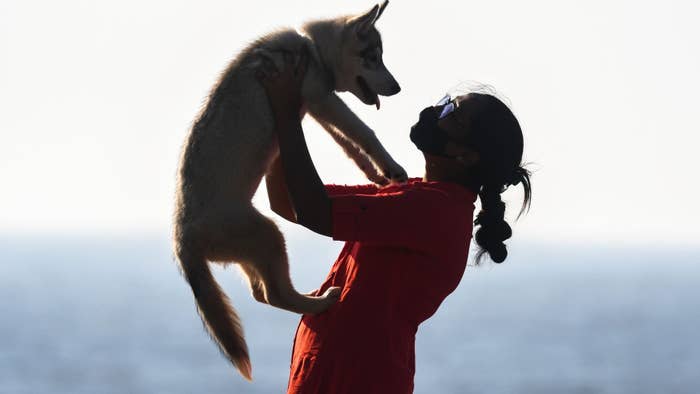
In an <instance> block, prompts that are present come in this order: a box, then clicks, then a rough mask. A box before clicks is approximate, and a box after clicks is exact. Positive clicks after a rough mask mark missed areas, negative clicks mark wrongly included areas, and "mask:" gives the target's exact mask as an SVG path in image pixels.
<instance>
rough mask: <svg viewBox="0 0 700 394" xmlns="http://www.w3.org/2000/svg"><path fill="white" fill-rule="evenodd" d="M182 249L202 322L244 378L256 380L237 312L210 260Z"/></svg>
mask: <svg viewBox="0 0 700 394" xmlns="http://www.w3.org/2000/svg"><path fill="white" fill-rule="evenodd" d="M181 246H182V245H178V247H177V248H176V250H177V253H176V255H177V259H178V260H179V263H180V266H181V267H182V272H183V273H184V275H185V278H187V281H188V282H189V284H190V286H191V287H192V293H194V298H195V299H196V301H197V309H198V311H199V316H200V317H201V318H202V322H203V323H204V326H205V327H206V329H207V331H208V332H209V335H211V338H212V339H213V340H214V341H216V343H217V344H218V345H219V349H221V352H222V353H223V354H224V356H226V358H228V359H229V361H231V363H232V364H233V365H234V366H235V367H236V368H237V369H238V371H239V372H240V373H241V375H243V377H244V378H246V379H248V380H252V375H251V365H250V358H249V356H248V346H247V345H246V343H245V338H244V337H243V326H242V325H241V320H240V319H239V318H238V314H237V313H236V310H235V309H234V308H233V306H232V305H231V302H230V300H229V299H228V297H226V294H224V292H223V290H222V289H221V287H219V285H218V284H217V283H216V281H215V280H214V276H213V275H212V273H211V271H210V270H209V266H208V265H207V260H206V259H205V258H204V256H199V255H196V254H193V253H191V252H190V251H188V250H186V249H183V248H182V247H181Z"/></svg>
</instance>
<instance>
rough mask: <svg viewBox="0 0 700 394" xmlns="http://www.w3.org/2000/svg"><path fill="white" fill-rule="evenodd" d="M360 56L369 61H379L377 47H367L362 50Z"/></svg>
mask: <svg viewBox="0 0 700 394" xmlns="http://www.w3.org/2000/svg"><path fill="white" fill-rule="evenodd" d="M360 57H361V58H362V60H364V61H366V62H369V63H377V62H378V61H379V55H378V54H377V50H376V48H367V49H365V50H363V51H362V52H360Z"/></svg>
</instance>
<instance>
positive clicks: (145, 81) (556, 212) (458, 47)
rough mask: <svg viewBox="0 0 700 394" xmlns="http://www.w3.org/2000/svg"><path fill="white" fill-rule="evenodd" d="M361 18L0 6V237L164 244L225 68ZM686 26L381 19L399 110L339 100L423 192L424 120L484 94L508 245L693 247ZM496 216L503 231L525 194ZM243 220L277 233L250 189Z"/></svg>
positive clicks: (420, 14) (688, 14) (555, 14)
mask: <svg viewBox="0 0 700 394" xmlns="http://www.w3.org/2000/svg"><path fill="white" fill-rule="evenodd" d="M372 5H373V3H372V2H368V1H335V0H334V1H331V0H313V1H305V2H303V3H302V2H290V1H266V2H251V3H249V4H248V5H243V2H234V1H198V2H183V1H147V2H143V1H138V2H137V1H120V2H91V1H62V2H51V1H26V0H22V1H16V0H11V1H7V0H4V1H2V2H0V137H1V139H0V141H2V142H1V143H0V180H1V181H2V185H3V186H2V188H0V234H2V233H5V234H33V233H44V234H45V233H62V234H94V233H106V234H123V233H127V234H134V233H144V234H145V233H149V234H164V235H167V234H169V232H170V231H171V214H172V209H173V197H174V192H175V176H176V168H177V160H178V158H179V151H180V148H181V146H182V143H183V141H184V139H185V137H186V135H187V132H188V128H189V127H190V125H191V122H192V120H193V119H194V117H195V116H196V114H197V113H198V111H199V109H200V108H201V106H202V103H203V102H204V99H205V97H206V95H207V93H208V91H209V89H210V88H211V86H212V84H213V83H214V81H215V80H216V78H217V76H218V75H219V73H220V72H221V71H222V70H223V69H224V68H225V66H226V64H227V63H228V61H230V60H231V59H232V58H233V57H235V56H236V53H237V52H238V51H239V50H240V49H241V48H242V47H243V46H244V45H246V44H247V43H248V42H250V41H251V40H253V39H255V38H256V37H257V36H259V35H262V34H264V33H266V32H268V31H270V30H272V29H274V28H277V27H280V26H296V25H299V24H300V23H301V22H303V21H304V20H308V19H313V18H319V17H333V16H337V15H341V14H352V13H359V12H361V11H364V10H366V9H368V8H370V7H371V6H372ZM698 11H700V6H699V5H698V4H697V3H696V2H691V1H682V2H681V1H664V2H660V1H656V2H649V1H588V2H582V1H529V2H521V1H489V2H475V1H444V2H439V3H433V2H416V1H405V0H403V1H402V0H393V1H392V2H391V4H389V6H388V8H387V9H386V11H385V12H384V14H383V16H382V17H381V19H380V20H379V22H378V24H377V27H378V28H379V30H380V31H381V33H382V37H383V40H384V61H385V63H386V65H387V67H388V68H389V70H390V71H391V72H392V73H393V74H394V76H395V77H396V79H397V80H398V81H399V83H400V84H401V86H402V91H401V93H400V94H398V95H396V96H393V97H388V98H384V99H383V100H382V108H381V110H380V111H377V110H376V109H375V108H374V107H373V106H372V107H370V106H364V105H363V104H362V103H360V102H359V100H357V99H356V98H355V97H353V96H350V95H347V94H341V97H343V99H344V100H345V101H346V103H348V105H349V106H350V107H351V108H352V109H353V110H354V111H355V112H356V113H357V114H358V115H359V116H360V117H361V118H362V119H363V120H364V121H365V122H366V123H367V124H368V125H370V127H372V128H373V129H374V130H375V132H376V133H377V135H378V137H379V138H380V140H381V141H382V143H383V144H384V146H385V147H386V148H387V150H388V151H389V152H390V153H391V154H392V155H393V157H394V158H395V159H396V160H397V161H398V162H399V163H400V164H402V165H403V166H404V168H406V169H407V171H408V172H409V175H411V176H422V173H423V161H422V156H421V155H420V154H419V152H418V151H417V150H416V149H415V147H414V146H413V145H412V144H411V142H410V141H409V139H408V131H409V127H410V126H411V125H412V124H413V123H415V122H416V121H417V119H418V113H419V111H420V110H421V109H422V108H424V107H426V106H428V105H431V104H434V103H435V102H436V101H437V100H438V99H439V98H441V97H442V95H443V94H444V93H445V92H446V91H448V90H449V89H450V88H452V87H453V86H455V85H457V84H458V83H460V82H463V81H479V82H482V83H487V84H490V85H492V86H494V87H495V88H496V90H498V91H499V92H500V94H501V95H502V96H505V97H507V98H508V101H509V103H510V105H511V107H512V109H513V111H514V112H515V114H516V116H517V117H518V119H519V121H520V123H521V126H522V128H523V132H524V135H525V155H524V160H525V161H527V162H531V163H532V165H531V167H530V168H531V169H532V170H533V171H534V174H533V178H532V183H533V203H532V210H531V211H530V213H529V214H528V215H527V216H525V217H523V218H521V219H520V220H519V221H518V222H517V224H515V226H514V232H515V237H522V238H524V239H530V240H537V241H543V242H550V241H556V242H579V241H589V240H592V241H597V242H602V243H608V242H609V243H615V244H639V243H642V244H658V245H671V244H679V243H680V244H689V245H693V244H696V242H697V241H696V239H697V236H698V235H700V231H698V230H697V228H696V226H697V224H698V219H700V213H699V209H698V203H697V196H698V194H700V185H699V184H698V182H697V179H698V174H697V172H698V168H700V166H698V165H697V163H696V162H695V161H694V160H693V158H694V157H696V156H697V154H696V153H695V152H696V149H697V147H698V145H699V144H698V143H699V142H700V137H698V132H700V120H698V117H697V116H696V114H697V112H698V111H697V109H696V108H695V105H697V103H698V100H697V92H698V91H700V76H699V75H698V74H699V73H698V70H700V51H699V50H698V48H700V43H699V42H698V41H699V37H700V26H699V25H698V24H697V23H696V16H697V15H698ZM304 129H305V132H306V136H307V140H308V143H309V147H310V150H311V154H312V157H313V159H314V162H315V163H316V165H317V167H318V170H319V173H320V174H321V177H322V178H323V180H324V181H325V182H327V183H349V184H352V183H364V182H365V180H364V177H363V176H362V174H361V173H360V172H359V171H358V170H357V169H355V167H354V165H353V164H352V163H351V162H350V161H349V160H341V159H339V157H342V155H343V154H342V153H341V151H340V150H339V149H338V148H337V147H336V146H335V145H334V143H333V141H332V140H331V139H330V138H329V137H328V136H327V135H326V134H325V132H324V131H323V130H322V129H320V128H319V127H318V126H317V125H316V124H315V123H314V122H313V120H310V119H307V120H305V122H304ZM504 198H505V199H506V201H507V202H508V216H507V217H508V218H509V219H511V220H512V219H514V218H515V215H516V214H517V211H518V208H519V203H520V199H521V198H522V192H521V190H519V189H515V190H509V191H507V192H506V193H505V196H504ZM255 202H256V205H257V206H258V207H259V208H260V209H261V211H263V212H265V213H267V214H270V215H271V213H270V211H269V209H268V208H267V206H266V197H265V190H264V187H261V190H260V191H259V193H258V195H257V196H256V198H255ZM280 220H281V219H280ZM285 231H286V232H291V233H294V232H301V231H304V230H300V229H298V228H295V227H293V226H286V227H285ZM291 235H293V234H291Z"/></svg>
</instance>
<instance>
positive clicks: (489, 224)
mask: <svg viewBox="0 0 700 394" xmlns="http://www.w3.org/2000/svg"><path fill="white" fill-rule="evenodd" d="M470 90H471V92H470V93H468V94H469V105H470V107H472V106H473V107H472V108H473V112H472V111H470V117H469V125H468V127H469V135H470V138H469V139H470V143H471V144H472V145H473V148H474V149H476V151H477V153H478V154H479V161H478V162H477V164H476V174H477V175H476V176H477V179H476V181H477V182H478V183H479V185H480V186H481V188H480V190H479V200H481V211H480V212H479V213H478V215H477V217H476V220H474V224H475V225H478V226H479V228H478V230H477V231H476V234H475V235H474V238H475V240H476V243H477V244H478V245H479V247H480V250H479V252H478V253H477V255H476V264H479V262H480V261H481V258H482V257H483V256H484V254H486V253H488V255H489V257H491V260H493V261H494V262H496V263H501V262H503V261H504V260H505V259H506V257H507V256H508V251H507V250H506V246H505V244H504V243H503V241H505V240H506V239H508V238H510V236H511V235H512V230H511V228H510V226H509V225H508V223H507V222H506V221H505V219H504V213H505V208H506V205H505V203H504V202H503V201H502V200H501V193H503V192H504V191H505V190H506V189H507V188H508V186H515V185H518V184H522V185H523V189H524V191H525V192H524V197H523V203H522V206H521V208H520V213H519V214H518V218H519V217H520V215H522V214H523V213H524V212H525V211H527V210H528V209H529V208H530V197H531V188H530V172H529V171H528V170H527V169H525V168H524V166H523V164H522V163H521V160H522V156H523V133H522V130H521V129H520V124H519V123H518V120H517V119H516V118H515V115H513V112H512V111H511V110H510V108H508V106H507V105H505V104H504V103H503V101H501V100H500V99H499V98H497V97H496V95H495V94H494V92H493V89H492V88H490V87H483V85H481V87H480V88H479V89H473V88H472V89H470Z"/></svg>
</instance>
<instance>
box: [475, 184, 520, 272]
mask: <svg viewBox="0 0 700 394" xmlns="http://www.w3.org/2000/svg"><path fill="white" fill-rule="evenodd" d="M479 199H480V200H481V211H480V212H479V214H478V215H477V216H476V220H474V224H476V225H479V226H480V227H479V229H478V230H477V231H476V235H475V236H474V238H475V239H476V243H477V244H478V245H479V247H480V248H481V250H479V253H477V255H476V262H477V264H478V263H479V261H481V258H482V257H483V256H484V254H485V253H488V254H489V256H490V257H491V260H493V261H494V262H496V263H502V262H503V260H505V259H506V257H508V251H507V250H506V245H505V244H504V243H503V241H505V240H506V239H508V238H510V237H511V235H513V231H512V230H511V228H510V226H509V225H508V223H507V222H506V221H505V219H504V218H503V216H504V213H505V210H506V204H505V203H504V202H503V201H501V191H500V190H499V189H494V188H483V189H482V191H481V192H479Z"/></svg>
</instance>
